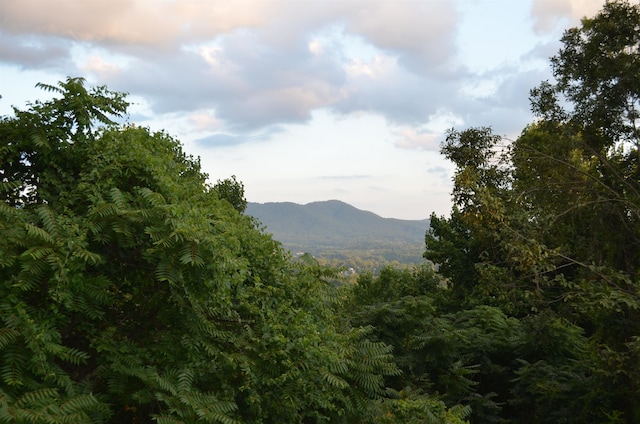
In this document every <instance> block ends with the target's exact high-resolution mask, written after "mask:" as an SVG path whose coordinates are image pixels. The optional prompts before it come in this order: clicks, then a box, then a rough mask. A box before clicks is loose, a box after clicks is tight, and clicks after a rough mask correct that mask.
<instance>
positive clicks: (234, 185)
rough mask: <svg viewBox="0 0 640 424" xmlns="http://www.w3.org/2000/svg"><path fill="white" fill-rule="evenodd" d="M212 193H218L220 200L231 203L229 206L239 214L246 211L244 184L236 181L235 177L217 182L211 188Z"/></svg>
mask: <svg viewBox="0 0 640 424" xmlns="http://www.w3.org/2000/svg"><path fill="white" fill-rule="evenodd" d="M213 191H215V192H216V193H218V196H219V197H220V198H221V199H224V200H226V201H227V202H229V203H231V206H233V208H234V209H235V210H237V211H238V212H240V213H244V211H245V210H246V209H247V199H245V197H244V184H242V182H241V181H238V180H236V176H235V175H232V176H231V178H227V179H224V180H218V181H217V182H216V183H215V185H214V186H213Z"/></svg>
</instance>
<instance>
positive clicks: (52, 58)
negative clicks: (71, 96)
mask: <svg viewBox="0 0 640 424" xmlns="http://www.w3.org/2000/svg"><path fill="white" fill-rule="evenodd" d="M70 48H71V43H70V42H69V41H68V40H65V39H61V38H57V37H40V36H36V35H27V36H22V37H19V36H14V35H11V34H8V33H6V32H2V31H0V63H5V64H8V65H15V66H18V67H20V68H29V69H46V68H52V69H60V68H62V69H64V68H67V69H68V68H74V67H75V66H74V64H73V62H72V60H71V54H70Z"/></svg>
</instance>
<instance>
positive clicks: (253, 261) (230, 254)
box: [0, 1, 640, 424]
mask: <svg viewBox="0 0 640 424" xmlns="http://www.w3.org/2000/svg"><path fill="white" fill-rule="evenodd" d="M562 43H563V47H562V49H561V51H560V52H559V53H558V55H556V56H555V57H553V58H552V60H551V63H552V67H553V71H554V76H555V81H554V82H553V83H552V82H544V83H542V84H541V85H540V86H539V87H538V88H536V89H534V90H532V92H531V101H532V106H533V111H534V113H535V114H536V115H537V120H536V122H534V123H532V124H531V125H530V126H528V127H527V128H525V129H524V131H523V132H522V134H521V136H520V137H518V139H517V140H515V141H513V142H511V141H508V140H504V139H503V138H502V137H500V136H497V135H495V134H493V132H492V131H491V129H489V128H472V129H467V130H463V131H456V130H451V131H450V132H449V133H448V136H447V139H446V141H445V142H444V143H443V146H442V153H443V154H444V155H445V156H446V157H448V158H449V159H450V160H451V161H453V162H454V164H455V165H456V167H457V170H456V174H455V180H454V183H455V184H454V190H453V200H454V207H453V210H452V212H451V214H450V216H449V217H438V216H435V215H434V216H432V217H431V227H430V229H429V232H428V233H427V234H426V238H425V241H426V249H425V253H424V257H425V260H428V261H430V263H435V264H437V267H432V266H430V265H427V262H426V261H425V263H424V264H422V265H418V266H415V267H413V268H404V269H399V268H396V267H383V268H382V269H381V270H380V272H379V273H377V274H374V273H373V272H365V273H362V274H361V275H359V276H358V279H357V284H348V285H340V284H334V282H336V281H339V280H340V278H341V276H340V274H339V272H338V271H336V270H335V269H332V268H329V267H326V266H323V265H322V264H321V263H319V262H318V261H317V260H315V259H314V258H312V257H311V256H310V255H304V256H302V257H301V258H298V260H293V258H292V256H291V255H290V254H289V253H288V252H287V251H285V249H283V248H282V246H281V245H280V244H279V243H278V242H276V241H274V240H273V239H272V238H271V237H270V236H269V235H267V234H265V233H264V232H263V231H262V230H261V229H260V225H259V224H258V223H257V222H256V221H255V220H254V219H252V218H250V217H249V216H246V215H244V214H243V213H242V212H243V211H244V209H245V207H246V205H247V203H246V201H245V199H244V192H243V186H242V183H239V182H238V181H236V180H235V178H232V179H228V180H223V181H218V183H217V184H215V185H213V186H210V185H209V184H208V183H207V175H206V174H204V173H203V172H202V171H201V169H200V163H199V161H198V159H196V158H193V157H190V156H188V155H186V154H185V153H184V152H183V151H182V147H181V145H180V143H179V142H177V141H176V140H174V139H173V138H171V137H170V136H168V135H167V134H164V133H152V132H150V131H149V130H148V129H146V128H140V127H136V126H135V125H119V124H117V123H116V122H114V120H115V119H116V118H117V117H121V116H123V115H125V114H126V110H127V106H128V104H127V102H126V97H125V96H124V95H123V94H121V93H114V92H111V91H109V90H108V89H106V88H105V87H97V88H90V89H88V88H86V87H85V85H84V81H83V80H82V79H79V78H69V79H67V80H66V81H63V82H60V83H59V84H58V85H46V84H40V87H41V88H44V89H46V90H49V91H52V92H53V93H54V95H55V96H54V98H53V99H52V100H50V101H47V102H35V103H33V104H31V105H30V106H29V108H28V109H27V110H17V109H16V110H14V116H11V117H3V118H2V120H0V140H1V142H0V166H1V169H0V172H1V173H0V178H1V179H0V194H1V196H2V200H3V201H2V202H0V232H1V234H2V237H1V238H0V422H7V423H14V422H18V423H60V422H73V423H94V422H105V423H106V422H109V423H122V422H138V423H142V422H157V423H193V422H207V423H225V424H230V423H320V422H331V423H340V422H342V423H384V424H390V423H424V422H427V423H429V422H433V423H463V422H465V420H467V422H473V423H507V422H514V423H585V422H597V423H634V422H640V404H639V401H638V399H640V393H639V391H640V296H639V289H640V279H639V275H638V272H639V270H640V149H639V147H640V132H638V130H637V128H638V125H637V124H638V118H640V113H639V112H640V111H638V106H640V86H639V85H638V84H637V81H638V80H640V52H639V51H638V46H639V45H640V6H638V5H632V4H630V3H629V2H626V1H610V2H607V3H606V4H605V6H604V8H603V10H602V11H601V12H600V13H599V14H598V15H597V16H596V17H594V18H593V19H585V20H584V21H583V22H582V25H581V27H579V28H575V29H571V30H569V31H567V32H566V33H565V35H564V37H563V39H562ZM436 270H437V271H436Z"/></svg>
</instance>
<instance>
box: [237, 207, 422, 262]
mask: <svg viewBox="0 0 640 424" xmlns="http://www.w3.org/2000/svg"><path fill="white" fill-rule="evenodd" d="M246 213H247V214H248V215H251V216H253V217H255V218H257V219H258V221H260V222H261V223H262V224H263V225H264V226H265V229H266V231H267V232H268V233H270V234H273V237H274V238H275V239H276V240H278V241H280V242H282V244H283V245H284V247H285V248H287V249H289V250H291V251H292V252H294V253H295V252H300V251H302V252H307V253H311V254H313V255H314V256H318V257H321V258H324V259H334V260H338V259H341V260H343V263H344V264H345V265H349V266H353V265H356V263H359V259H360V260H361V259H366V258H372V257H375V258H377V262H378V263H376V265H375V266H381V265H384V264H385V263H392V262H396V263H404V264H413V263H419V262H421V261H422V251H423V249H424V235H425V233H426V231H427V229H428V228H429V220H428V219H425V220H402V219H394V218H382V217H380V216H378V215H376V214H374V213H373V212H368V211H363V210H360V209H357V208H355V207H353V206H351V205H349V204H347V203H344V202H341V201H339V200H328V201H321V202H313V203H308V204H306V205H300V204H296V203H291V202H279V203H278V202H274V203H251V202H249V204H248V206H247V211H246ZM349 261H350V262H349ZM360 262H361V261H360ZM379 262H382V263H379Z"/></svg>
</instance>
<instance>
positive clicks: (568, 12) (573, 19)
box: [531, 0, 605, 32]
mask: <svg viewBox="0 0 640 424" xmlns="http://www.w3.org/2000/svg"><path fill="white" fill-rule="evenodd" d="M604 3H605V0H533V3H532V6H531V15H532V16H533V18H534V30H535V31H537V32H551V31H553V30H554V29H555V28H556V27H557V25H558V24H559V23H562V21H563V20H567V21H568V23H569V25H570V26H575V25H578V24H579V23H580V19H582V18H583V17H585V16H586V17H592V16H594V15H595V14H596V13H597V12H598V11H599V10H600V9H602V6H603V5H604Z"/></svg>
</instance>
